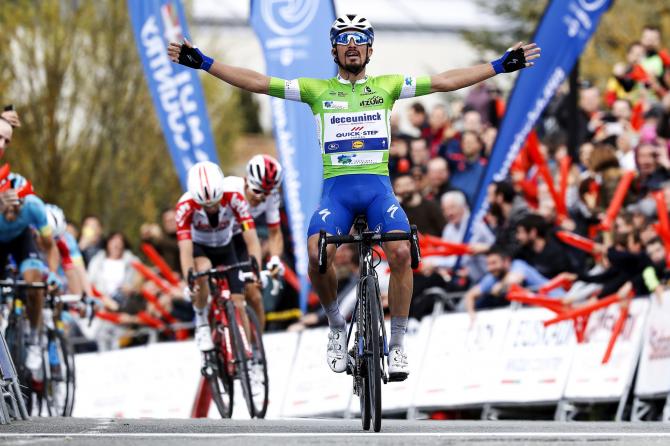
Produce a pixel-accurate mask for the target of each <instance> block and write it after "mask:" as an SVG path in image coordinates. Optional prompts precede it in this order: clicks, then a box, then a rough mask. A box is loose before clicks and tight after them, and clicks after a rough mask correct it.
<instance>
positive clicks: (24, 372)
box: [5, 313, 30, 402]
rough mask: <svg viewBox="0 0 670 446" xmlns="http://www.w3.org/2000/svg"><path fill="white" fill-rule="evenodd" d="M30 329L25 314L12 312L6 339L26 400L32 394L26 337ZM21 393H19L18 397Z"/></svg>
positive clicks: (25, 400) (22, 394) (22, 393)
mask: <svg viewBox="0 0 670 446" xmlns="http://www.w3.org/2000/svg"><path fill="white" fill-rule="evenodd" d="M27 330H28V321H27V320H26V319H25V317H24V316H23V315H16V314H14V313H12V314H11V316H10V318H9V323H8V325H7V328H6V329H5V341H7V348H8V350H9V354H10V356H11V357H12V361H13V362H14V368H15V369H16V376H17V378H18V379H19V383H20V384H21V386H22V391H21V396H23V399H24V402H27V400H28V397H29V395H30V392H29V390H28V389H29V387H28V384H29V378H30V376H29V372H28V369H27V368H26V339H25V334H26V333H27ZM18 396H19V395H17V397H18Z"/></svg>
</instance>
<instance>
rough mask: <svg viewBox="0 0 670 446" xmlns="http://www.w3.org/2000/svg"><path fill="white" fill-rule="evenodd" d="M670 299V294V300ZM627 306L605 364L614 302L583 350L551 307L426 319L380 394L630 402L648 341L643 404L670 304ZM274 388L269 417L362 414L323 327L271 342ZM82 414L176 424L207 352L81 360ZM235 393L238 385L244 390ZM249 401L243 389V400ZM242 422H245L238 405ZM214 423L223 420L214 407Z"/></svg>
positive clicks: (482, 400)
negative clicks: (403, 370)
mask: <svg viewBox="0 0 670 446" xmlns="http://www.w3.org/2000/svg"><path fill="white" fill-rule="evenodd" d="M668 297H670V296H668ZM649 307H650V300H649V299H646V298H644V299H635V300H633V302H632V303H631V307H630V313H629V317H628V320H627V322H626V324H625V327H624V330H623V332H622V333H621V335H620V337H619V340H618V341H617V343H616V345H615V347H614V350H613V353H612V357H611V359H610V361H609V362H608V363H607V364H604V365H603V364H601V361H602V358H603V353H604V351H605V349H606V346H607V343H608V341H609V336H610V333H611V328H612V325H613V324H614V323H615V321H616V319H617V317H618V312H619V310H618V306H616V305H614V306H612V307H610V308H607V309H605V310H601V311H599V312H596V313H594V314H593V315H592V316H591V318H590V321H589V325H588V327H587V330H586V341H585V342H584V343H582V344H577V343H576V340H575V337H574V331H573V328H572V324H571V323H570V322H565V323H560V324H556V325H552V326H549V327H547V328H545V327H544V326H543V324H542V321H544V320H547V319H549V318H550V316H551V313H549V312H547V311H545V310H543V309H520V310H512V309H502V310H492V311H481V312H479V313H478V314H477V318H476V319H475V321H474V323H471V320H470V317H469V316H468V315H467V314H465V313H456V314H445V315H440V316H435V317H427V318H425V319H424V320H423V321H421V322H420V323H419V322H417V323H413V324H410V328H409V333H408V335H407V339H406V347H407V351H408V356H409V359H410V364H411V371H412V373H411V374H410V378H409V379H408V380H407V381H406V382H404V383H390V384H388V385H385V386H384V387H383V397H382V401H383V404H384V410H385V411H386V413H387V414H391V413H402V412H405V411H407V412H408V413H410V414H411V413H413V411H414V410H432V409H455V408H463V407H471V408H477V407H484V406H485V405H487V406H490V405H493V406H496V407H497V406H505V405H508V404H511V405H517V404H533V403H543V404H557V403H559V402H561V404H563V403H565V402H572V403H579V402H601V401H613V402H616V401H623V400H625V399H626V397H627V396H628V394H629V390H630V385H631V382H632V379H633V374H634V372H635V369H636V366H637V364H638V359H639V357H640V351H641V350H642V345H643V338H644V345H645V347H644V352H643V354H642V359H641V363H640V371H639V374H638V384H637V385H636V388H635V395H636V396H648V395H652V394H654V395H656V394H664V393H667V392H668V391H670V382H669V381H670V378H668V377H669V376H670V372H669V370H670V359H668V354H667V353H668V351H669V350H668V347H667V346H666V344H667V343H668V342H669V341H668V340H667V338H668V336H667V335H666V334H665V333H666V332H667V328H666V327H667V320H668V316H669V315H670V308H669V307H670V304H668V303H659V302H655V303H653V307H652V308H653V311H652V312H651V317H650V318H649V319H648V318H647V314H648V310H649ZM264 342H265V346H266V354H267V358H268V372H269V381H270V405H269V408H268V414H267V417H268V418H278V417H311V416H347V415H348V416H356V414H357V413H358V410H359V409H358V400H357V398H353V397H352V380H351V377H350V376H348V375H346V374H344V373H342V374H335V373H332V372H331V371H330V369H329V368H328V365H327V364H326V358H325V356H326V355H325V348H326V342H327V328H317V329H312V330H306V331H304V332H302V333H300V334H296V333H276V334H267V335H265V336H264ZM76 362H77V367H76V370H77V398H76V402H75V408H74V416H80V417H83V416H85V417H158V418H163V417H172V418H181V417H188V416H189V415H190V409H191V406H192V404H193V398H194V395H195V392H196V387H197V384H198V381H199V379H200V353H199V352H198V350H197V348H196V346H195V345H194V343H193V342H178V343H161V344H151V345H149V346H146V347H136V348H129V349H123V350H116V351H110V352H105V353H88V354H81V355H78V356H77V357H76ZM237 390H239V387H238V389H237ZM237 395H239V396H241V392H240V393H237ZM236 400H237V401H236V405H235V412H234V417H235V418H247V417H248V414H247V411H246V407H245V406H244V401H243V398H241V397H240V398H236ZM209 416H210V417H212V418H218V414H217V413H216V409H213V410H210V412H209Z"/></svg>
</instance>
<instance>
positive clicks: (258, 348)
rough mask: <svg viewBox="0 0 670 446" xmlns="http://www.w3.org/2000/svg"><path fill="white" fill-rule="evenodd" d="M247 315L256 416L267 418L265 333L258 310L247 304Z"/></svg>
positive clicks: (267, 387) (252, 390) (252, 389)
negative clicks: (259, 319)
mask: <svg viewBox="0 0 670 446" xmlns="http://www.w3.org/2000/svg"><path fill="white" fill-rule="evenodd" d="M246 309H247V317H248V318H249V329H250V331H251V333H250V336H249V338H250V339H249V342H250V343H251V351H252V354H253V357H252V358H251V363H250V368H249V377H250V379H251V395H252V400H253V401H254V411H255V413H256V418H265V413H266V412H267V410H268V393H269V388H270V386H269V381H268V363H267V360H266V358H265V347H264V346H263V334H262V333H261V326H260V324H259V322H258V317H257V316H256V312H255V311H254V310H253V309H252V308H251V307H250V306H248V305H247V307H246Z"/></svg>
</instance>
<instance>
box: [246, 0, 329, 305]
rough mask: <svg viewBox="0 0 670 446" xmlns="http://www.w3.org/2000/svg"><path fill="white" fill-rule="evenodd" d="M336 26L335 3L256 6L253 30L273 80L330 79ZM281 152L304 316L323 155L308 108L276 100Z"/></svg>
mask: <svg viewBox="0 0 670 446" xmlns="http://www.w3.org/2000/svg"><path fill="white" fill-rule="evenodd" d="M334 20H335V8H334V6H333V3H332V1H321V0H252V2H251V18H250V21H251V26H252V27H253V28H254V31H256V34H257V35H258V38H259V40H260V43H261V46H262V48H263V52H264V53H265V62H266V64H267V74H268V75H269V76H275V77H279V78H281V79H286V80H290V79H295V78H298V77H312V78H329V77H333V76H334V75H335V73H336V68H335V63H334V62H333V58H332V56H331V54H330V50H331V46H330V41H329V37H328V33H329V30H330V26H331V25H332V23H333V21H334ZM270 103H271V108H272V118H273V121H274V135H275V141H276V143H277V152H278V153H279V158H280V161H281V164H282V166H283V167H284V172H285V174H284V183H283V190H284V198H285V201H286V208H287V210H288V217H289V225H290V227H291V236H292V239H293V252H294V253H295V258H296V272H297V273H298V276H299V277H300V279H301V280H300V283H301V286H300V300H301V307H302V310H303V311H305V309H306V308H307V295H308V292H309V282H308V279H307V265H308V258H307V227H308V226H309V219H310V218H311V216H312V213H313V212H314V211H315V210H316V208H317V206H318V204H319V197H320V196H321V182H322V177H323V172H322V169H321V164H322V160H321V150H320V149H319V144H318V140H317V137H316V135H317V129H316V124H315V120H314V116H313V115H312V112H311V110H310V109H309V107H308V106H306V105H305V104H301V103H299V102H293V101H284V100H282V99H277V98H271V99H270Z"/></svg>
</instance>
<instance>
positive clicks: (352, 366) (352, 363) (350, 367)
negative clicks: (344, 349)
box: [346, 355, 356, 375]
mask: <svg viewBox="0 0 670 446" xmlns="http://www.w3.org/2000/svg"><path fill="white" fill-rule="evenodd" d="M348 357H349V361H347V369H346V372H347V375H353V374H354V370H356V360H354V358H353V356H351V355H348Z"/></svg>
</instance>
